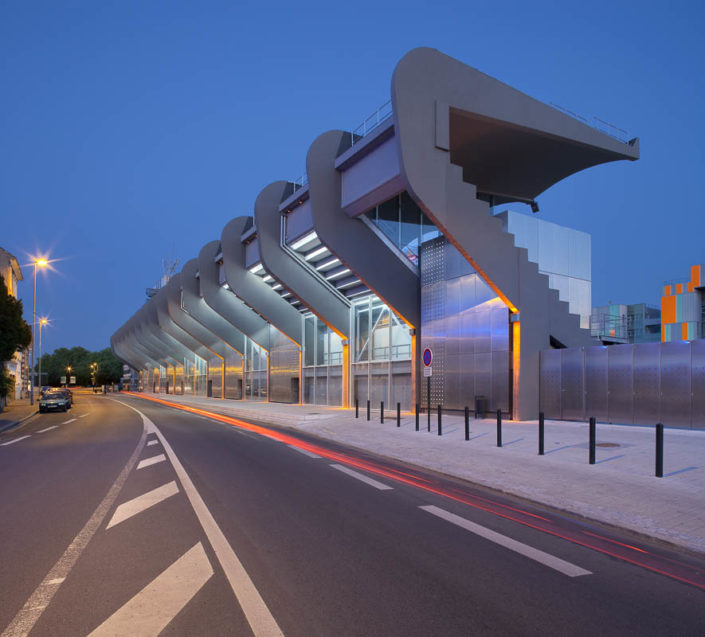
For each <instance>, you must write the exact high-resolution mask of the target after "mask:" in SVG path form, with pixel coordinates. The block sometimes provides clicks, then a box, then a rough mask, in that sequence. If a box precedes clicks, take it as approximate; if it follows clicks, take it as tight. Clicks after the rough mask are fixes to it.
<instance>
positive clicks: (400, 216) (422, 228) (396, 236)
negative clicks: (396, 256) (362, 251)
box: [366, 192, 440, 265]
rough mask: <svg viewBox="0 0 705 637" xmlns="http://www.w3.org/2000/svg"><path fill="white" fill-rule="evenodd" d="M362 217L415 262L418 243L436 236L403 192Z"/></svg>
mask: <svg viewBox="0 0 705 637" xmlns="http://www.w3.org/2000/svg"><path fill="white" fill-rule="evenodd" d="M366 216H367V218H368V219H369V220H370V221H372V222H373V223H374V224H375V226H377V227H378V228H379V229H380V230H381V231H382V233H383V234H384V235H385V236H386V237H387V238H388V239H389V240H390V241H391V242H392V243H393V244H394V245H395V246H396V247H397V248H399V250H400V251H401V252H402V253H403V254H404V256H405V257H406V258H407V259H409V261H411V262H412V263H414V264H415V265H418V261H419V246H420V245H421V244H422V243H423V242H424V241H428V240H429V239H433V238H434V237H437V236H439V235H440V232H439V231H438V230H437V228H436V226H434V225H433V223H431V221H430V220H429V218H428V217H427V216H426V215H425V214H424V213H423V212H422V211H421V209H420V208H419V207H418V206H417V205H416V203H415V202H414V200H413V199H412V198H411V197H410V196H409V194H408V193H406V192H402V193H401V194H399V195H395V196H394V197H392V198H391V199H389V200H387V201H385V202H384V203H382V204H380V205H379V206H376V207H375V208H373V209H372V210H370V211H369V212H368V213H366Z"/></svg>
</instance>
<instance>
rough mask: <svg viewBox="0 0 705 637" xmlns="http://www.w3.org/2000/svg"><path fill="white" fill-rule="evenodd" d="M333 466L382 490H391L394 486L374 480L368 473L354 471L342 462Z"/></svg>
mask: <svg viewBox="0 0 705 637" xmlns="http://www.w3.org/2000/svg"><path fill="white" fill-rule="evenodd" d="M331 467H333V469H337V470H338V471H342V472H343V473H346V474H347V475H349V476H352V477H353V478H357V479H358V480H359V481H360V482H364V483H365V484H369V485H370V486H371V487H374V488H375V489H379V490H380V491H390V490H391V489H393V488H394V487H390V486H389V485H388V484H383V483H382V482H378V481H377V480H374V479H373V478H369V477H367V476H366V475H364V474H362V473H358V472H357V471H353V470H352V469H348V468H347V467H345V466H343V465H342V464H332V465H331Z"/></svg>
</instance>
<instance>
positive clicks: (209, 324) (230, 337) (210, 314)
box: [181, 259, 245, 354]
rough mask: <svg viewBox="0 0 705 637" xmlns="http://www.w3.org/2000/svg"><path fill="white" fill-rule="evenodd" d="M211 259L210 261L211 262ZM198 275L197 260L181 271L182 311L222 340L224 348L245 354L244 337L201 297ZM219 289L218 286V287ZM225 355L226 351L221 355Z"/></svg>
mask: <svg viewBox="0 0 705 637" xmlns="http://www.w3.org/2000/svg"><path fill="white" fill-rule="evenodd" d="M212 261H213V259H211V262H212ZM197 273H198V259H191V260H190V261H187V262H186V263H185V264H184V267H183V268H182V269H181V292H182V295H183V296H182V299H183V304H184V309H185V310H186V311H187V312H188V313H189V314H190V315H191V316H192V317H194V318H195V319H196V320H197V321H198V322H199V323H201V324H202V325H203V326H204V327H206V328H208V329H209V330H210V331H211V332H212V333H213V334H214V335H215V336H217V337H218V338H219V339H221V340H222V342H223V343H224V345H225V346H226V348H229V349H231V350H232V351H234V352H237V353H238V354H244V352H245V335H244V334H243V333H242V332H241V331H240V330H239V329H237V328H236V327H234V326H233V325H232V324H230V323H228V321H226V320H225V319H224V318H223V317H222V316H220V315H219V314H218V313H217V312H215V311H214V310H213V309H212V308H211V307H210V306H209V305H208V303H206V300H205V298H204V297H203V296H201V283H200V281H199V279H198V278H196V274H197ZM218 287H220V286H218ZM226 353H227V349H226V350H224V351H223V354H226Z"/></svg>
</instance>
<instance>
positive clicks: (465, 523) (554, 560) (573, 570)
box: [419, 505, 592, 577]
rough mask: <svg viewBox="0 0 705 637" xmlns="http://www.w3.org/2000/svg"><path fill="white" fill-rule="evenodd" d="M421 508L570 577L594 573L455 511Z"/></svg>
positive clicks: (430, 507)
mask: <svg viewBox="0 0 705 637" xmlns="http://www.w3.org/2000/svg"><path fill="white" fill-rule="evenodd" d="M419 508H420V509H423V510H424V511H426V512H427V513H430V514H432V515H435V516H436V517H439V518H441V519H442V520H446V521H447V522H450V523H451V524H455V525H456V526H459V527H461V528H463V529H465V530H466V531H470V532H471V533H474V534H475V535H479V536H480V537H482V538H484V539H486V540H489V541H490V542H494V543H495V544H499V545H500V546H503V547H504V548H506V549H509V550H510V551H514V552H515V553H519V554H520V555H523V556H524V557H528V558H529V559H532V560H534V561H536V562H539V563H540V564H543V565H544V566H548V567H549V568H552V569H553V570H554V571H558V572H559V573H563V574H564V575H567V576H568V577H579V576H580V575H592V572H591V571H586V570H585V569H584V568H580V567H579V566H576V565H575V564H571V563H570V562H566V561H565V560H562V559H560V558H559V557H556V556H555V555H551V554H550V553H544V552H543V551H540V550H539V549H535V548H534V547H533V546H529V545H528V544H524V543H523V542H519V541H518V540H513V539H512V538H510V537H507V536H506V535H502V534H501V533H497V532H496V531H493V530H492V529H488V528H486V527H484V526H480V525H479V524H475V523H474V522H471V521H470V520H466V519H465V518H461V517H460V516H459V515H455V514H454V513H450V512H449V511H444V510H443V509H439V508H438V507H436V506H433V505H427V506H421V507H419Z"/></svg>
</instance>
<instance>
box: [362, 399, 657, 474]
mask: <svg viewBox="0 0 705 637" xmlns="http://www.w3.org/2000/svg"><path fill="white" fill-rule="evenodd" d="M415 407H416V410H415V412H416V413H415V417H416V418H415V421H416V431H419V417H420V408H419V403H416V405H415ZM359 414H360V410H359V403H358V400H357V399H355V418H358V417H359ZM427 415H428V419H427V430H428V431H429V432H430V431H431V409H430V405H429V407H428V409H427ZM442 419H443V412H442V406H441V405H438V435H439V436H441V435H443V420H442ZM367 420H368V421H369V420H370V401H369V400H368V401H367ZM379 421H380V423H384V401H382V402H380V406H379ZM397 427H401V403H397ZM663 429H664V427H663V424H662V423H658V424H657V425H656V458H655V465H656V467H655V471H654V474H655V476H656V477H657V478H663V447H664V446H663ZM545 433H546V418H545V415H544V413H543V412H540V413H539V427H538V455H539V456H543V455H545ZM465 440H470V408H469V407H465ZM497 446H498V447H501V446H502V410H501V409H498V410H497ZM596 446H597V421H596V419H595V418H594V417H592V416H591V417H590V420H589V443H588V463H589V464H595V462H596Z"/></svg>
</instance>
